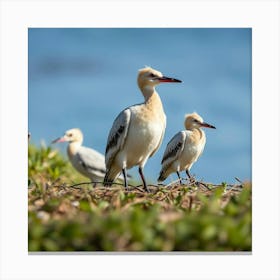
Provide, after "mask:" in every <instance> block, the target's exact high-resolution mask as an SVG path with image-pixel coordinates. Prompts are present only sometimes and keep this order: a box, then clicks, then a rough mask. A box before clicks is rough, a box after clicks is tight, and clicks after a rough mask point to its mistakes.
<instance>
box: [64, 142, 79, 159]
mask: <svg viewBox="0 0 280 280" xmlns="http://www.w3.org/2000/svg"><path fill="white" fill-rule="evenodd" d="M81 146H82V142H70V143H69V145H68V147H67V154H68V156H69V158H71V157H73V156H74V155H75V154H76V153H77V152H78V150H79V148H80V147H81Z"/></svg>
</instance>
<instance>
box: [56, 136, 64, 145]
mask: <svg viewBox="0 0 280 280" xmlns="http://www.w3.org/2000/svg"><path fill="white" fill-rule="evenodd" d="M66 141H67V140H66V139H65V138H64V136H62V137H59V138H57V139H55V140H53V141H52V144H54V143H60V142H66Z"/></svg>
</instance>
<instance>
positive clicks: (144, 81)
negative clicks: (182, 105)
mask: <svg viewBox="0 0 280 280" xmlns="http://www.w3.org/2000/svg"><path fill="white" fill-rule="evenodd" d="M137 81H138V86H139V88H140V89H143V88H144V87H147V86H148V87H155V86H156V85H158V84H160V83H181V82H182V81H180V80H177V79H174V78H169V77H166V76H163V75H162V73H161V72H159V71H157V70H155V69H153V68H151V67H145V68H143V69H140V70H139V73H138V79H137Z"/></svg>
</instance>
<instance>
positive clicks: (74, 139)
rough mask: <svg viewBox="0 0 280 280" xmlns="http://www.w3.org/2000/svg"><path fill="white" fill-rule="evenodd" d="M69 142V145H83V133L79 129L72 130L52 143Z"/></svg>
mask: <svg viewBox="0 0 280 280" xmlns="http://www.w3.org/2000/svg"><path fill="white" fill-rule="evenodd" d="M59 142H69V143H82V142H83V133H82V131H81V130H80V129H79V128H72V129H69V130H67V131H66V132H65V134H64V135H63V136H62V137H60V138H57V139H55V140H54V141H52V143H59Z"/></svg>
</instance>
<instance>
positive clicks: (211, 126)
mask: <svg viewBox="0 0 280 280" xmlns="http://www.w3.org/2000/svg"><path fill="white" fill-rule="evenodd" d="M201 126H203V127H208V128H214V129H216V127H215V126H214V125H211V124H209V123H206V122H203V123H201Z"/></svg>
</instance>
